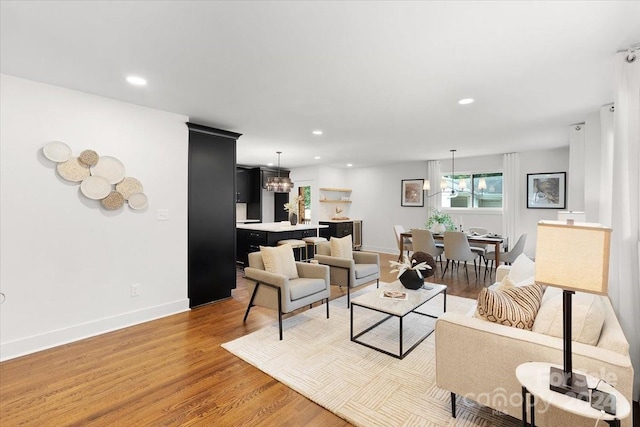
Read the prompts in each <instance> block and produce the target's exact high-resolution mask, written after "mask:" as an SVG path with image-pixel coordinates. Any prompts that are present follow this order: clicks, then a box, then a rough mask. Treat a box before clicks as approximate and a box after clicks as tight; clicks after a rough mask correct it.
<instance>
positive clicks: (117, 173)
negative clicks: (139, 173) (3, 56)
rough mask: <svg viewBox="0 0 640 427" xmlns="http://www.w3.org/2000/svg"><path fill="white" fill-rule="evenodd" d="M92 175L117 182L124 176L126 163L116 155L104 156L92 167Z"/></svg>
mask: <svg viewBox="0 0 640 427" xmlns="http://www.w3.org/2000/svg"><path fill="white" fill-rule="evenodd" d="M91 175H93V176H101V177H103V178H105V179H106V180H107V181H109V183H110V184H117V183H119V182H120V181H122V179H123V178H124V165H123V164H122V162H121V161H120V160H118V159H116V158H115V157H111V156H102V157H100V159H99V160H98V164H96V165H95V166H93V167H92V168H91Z"/></svg>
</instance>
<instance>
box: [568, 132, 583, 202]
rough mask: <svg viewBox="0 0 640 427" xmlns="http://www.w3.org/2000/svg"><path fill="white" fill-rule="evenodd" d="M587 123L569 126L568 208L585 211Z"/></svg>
mask: <svg viewBox="0 0 640 427" xmlns="http://www.w3.org/2000/svg"><path fill="white" fill-rule="evenodd" d="M584 135H585V124H584V123H580V124H577V125H571V126H569V178H568V181H569V185H568V186H567V190H568V191H567V192H568V193H569V194H568V197H567V210H570V211H578V212H584V210H585V209H584V182H585V175H586V172H585V168H586V164H585V144H584Z"/></svg>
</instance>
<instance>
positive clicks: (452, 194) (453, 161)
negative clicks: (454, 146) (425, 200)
mask: <svg viewBox="0 0 640 427" xmlns="http://www.w3.org/2000/svg"><path fill="white" fill-rule="evenodd" d="M449 151H451V192H450V193H449V192H448V193H445V195H446V196H447V197H451V198H454V197H458V192H457V191H456V189H455V187H454V183H453V180H454V179H455V175H456V159H455V154H456V150H449ZM465 187H466V185H465ZM461 190H462V188H461Z"/></svg>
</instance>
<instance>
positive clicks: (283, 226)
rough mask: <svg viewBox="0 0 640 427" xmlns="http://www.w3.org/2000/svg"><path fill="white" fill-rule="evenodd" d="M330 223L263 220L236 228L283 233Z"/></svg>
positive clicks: (325, 226)
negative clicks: (295, 223)
mask: <svg viewBox="0 0 640 427" xmlns="http://www.w3.org/2000/svg"><path fill="white" fill-rule="evenodd" d="M328 227H329V226H328V225H319V224H298V225H291V224H290V223H288V222H262V223H259V224H236V228H241V229H243V230H255V231H269V232H272V233H281V232H285V231H299V230H315V229H317V228H328Z"/></svg>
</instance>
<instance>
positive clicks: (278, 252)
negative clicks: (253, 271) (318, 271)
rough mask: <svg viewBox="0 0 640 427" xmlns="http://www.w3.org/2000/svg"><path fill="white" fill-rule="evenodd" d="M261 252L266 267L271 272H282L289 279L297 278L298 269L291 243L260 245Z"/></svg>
mask: <svg viewBox="0 0 640 427" xmlns="http://www.w3.org/2000/svg"><path fill="white" fill-rule="evenodd" d="M260 254H261V255H262V262H263V263H264V269H265V270H266V271H268V272H269V273H275V274H281V275H283V276H286V277H288V278H289V279H297V278H298V277H299V276H298V269H297V267H296V259H295V257H294V256H293V248H292V247H291V245H290V244H288V243H287V244H285V245H280V246H277V247H273V246H260Z"/></svg>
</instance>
